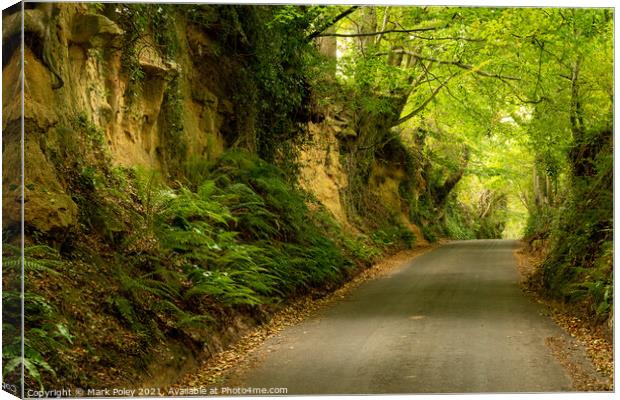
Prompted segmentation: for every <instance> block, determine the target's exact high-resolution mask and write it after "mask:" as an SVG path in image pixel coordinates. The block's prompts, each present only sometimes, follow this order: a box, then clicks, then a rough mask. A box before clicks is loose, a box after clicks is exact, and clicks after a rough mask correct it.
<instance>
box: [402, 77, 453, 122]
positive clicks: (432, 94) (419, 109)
mask: <svg viewBox="0 0 620 400" xmlns="http://www.w3.org/2000/svg"><path fill="white" fill-rule="evenodd" d="M455 76H456V74H452V75H450V76H449V77H448V79H446V80H445V81H443V82H442V83H441V85H439V86H437V87H436V88H435V90H433V93H431V95H430V96H429V97H428V99H426V100H424V102H423V103H422V104H420V105H419V106H418V107H417V108H416V109H415V110H413V111H411V112H410V113H409V114H407V115H405V116H404V117H402V118H400V119H399V120H398V121H396V123H395V124H394V126H396V125H400V124H402V123H403V122H405V121H408V120H410V119H411V118H413V117H415V116H416V115H417V114H419V113H420V111H422V110H423V109H424V108H425V107H426V106H427V105H428V103H430V102H431V101H432V100H433V99H434V98H435V96H437V93H439V91H440V90H441V89H442V88H443V87H444V86H446V85H447V84H448V82H450V79H452V78H454V77H455Z"/></svg>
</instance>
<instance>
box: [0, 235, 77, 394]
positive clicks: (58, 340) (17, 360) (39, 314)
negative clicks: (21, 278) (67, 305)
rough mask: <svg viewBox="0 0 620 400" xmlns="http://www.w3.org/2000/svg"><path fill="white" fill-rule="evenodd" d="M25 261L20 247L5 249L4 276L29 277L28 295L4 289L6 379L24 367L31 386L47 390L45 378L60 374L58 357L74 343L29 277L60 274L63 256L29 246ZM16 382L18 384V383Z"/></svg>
mask: <svg viewBox="0 0 620 400" xmlns="http://www.w3.org/2000/svg"><path fill="white" fill-rule="evenodd" d="M23 254H24V256H23V258H22V256H21V251H20V249H19V248H18V247H17V246H14V245H11V244H9V243H3V245H2V264H3V268H4V271H3V273H4V274H7V275H18V274H19V273H20V271H21V269H22V263H23V271H24V274H25V276H26V278H25V280H26V283H25V289H26V290H25V293H24V294H23V296H22V295H21V294H20V291H19V289H15V290H12V289H11V288H6V287H5V288H4V290H3V293H2V305H3V321H4V322H3V325H2V330H3V351H2V360H3V370H2V377H3V379H6V378H7V377H8V376H10V375H13V376H15V374H20V373H21V368H22V364H23V367H24V370H25V371H26V373H27V379H28V381H27V383H28V384H29V383H30V382H34V383H36V384H37V385H38V388H39V389H41V390H42V389H44V385H43V381H44V379H45V378H44V376H43V374H45V373H47V374H49V375H51V376H52V377H56V370H55V369H54V368H52V367H51V366H50V363H51V362H52V361H53V362H54V364H58V362H59V358H58V353H59V352H63V351H65V350H66V349H67V346H68V344H71V343H72V341H73V336H72V335H71V334H70V332H69V330H68V328H67V326H66V324H65V323H64V322H62V321H63V320H62V316H61V315H60V314H59V312H58V310H57V309H56V307H54V306H53V305H52V304H50V302H49V300H48V299H46V298H45V297H43V296H42V295H39V294H37V293H35V292H34V291H33V289H34V288H33V287H32V285H30V284H29V279H28V278H29V277H32V276H33V275H38V276H46V275H47V276H49V275H50V274H58V273H59V272H58V271H57V270H58V268H59V267H61V265H62V261H61V259H60V256H59V254H58V253H57V252H56V251H55V250H54V249H52V248H51V247H48V246H44V245H34V246H26V247H25V248H24V252H23ZM22 301H23V307H24V325H25V330H24V333H23V354H22V336H21V334H20V331H21V329H20V325H21V309H22V307H21V306H22ZM14 381H15V382H16V380H14Z"/></svg>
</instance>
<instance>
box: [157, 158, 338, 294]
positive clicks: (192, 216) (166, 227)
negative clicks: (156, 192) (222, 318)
mask: <svg viewBox="0 0 620 400" xmlns="http://www.w3.org/2000/svg"><path fill="white" fill-rule="evenodd" d="M200 171H201V174H203V175H204V179H205V180H204V181H203V182H202V183H201V184H200V185H199V186H198V187H197V189H196V191H195V192H194V191H191V190H189V189H187V188H181V189H180V190H179V192H178V193H177V194H176V196H175V197H174V198H172V199H171V200H170V201H169V202H168V204H167V209H166V211H164V212H163V213H161V215H160V222H159V231H158V232H159V233H158V235H159V237H160V238H161V240H162V243H163V244H164V246H165V247H167V248H169V249H171V250H172V251H174V252H175V254H177V255H178V256H179V257H181V258H182V259H183V263H184V264H185V265H186V267H185V271H186V273H187V274H188V277H189V279H190V280H191V282H192V284H193V286H192V288H190V289H189V290H188V291H187V292H186V296H189V297H193V296H203V295H208V296H210V297H211V298H214V299H216V300H217V301H219V302H222V303H223V304H247V305H257V304H263V303H266V302H269V301H271V300H270V298H271V299H278V298H279V297H281V296H288V295H291V294H294V293H297V292H298V291H300V290H307V289H309V288H311V287H317V286H322V285H325V284H328V283H330V282H332V283H333V282H337V281H339V280H340V279H341V278H342V272H343V270H344V269H345V268H347V266H348V263H347V262H346V260H345V258H344V257H343V255H342V254H341V251H340V250H339V249H338V247H337V246H336V244H335V243H334V242H333V241H332V240H330V239H327V238H326V237H324V236H323V235H322V234H321V232H320V230H319V229H318V228H317V227H316V226H314V225H312V224H310V225H309V224H308V220H309V219H310V211H309V210H308V207H307V206H306V203H305V197H304V196H303V195H302V193H301V192H299V191H298V190H296V189H294V188H293V187H292V186H290V184H289V183H287V181H286V180H285V179H284V175H283V173H282V171H280V170H278V169H277V168H276V167H274V166H273V165H270V164H268V163H266V162H264V161H262V160H260V159H258V158H257V157H255V156H252V155H250V154H248V153H245V152H229V153H227V154H225V155H224V156H223V157H222V158H221V159H220V160H218V162H217V163H214V164H213V165H212V166H211V167H210V169H208V170H207V169H204V168H202V167H200ZM196 175H200V174H196ZM194 179H198V177H197V176H196V177H195V178H194Z"/></svg>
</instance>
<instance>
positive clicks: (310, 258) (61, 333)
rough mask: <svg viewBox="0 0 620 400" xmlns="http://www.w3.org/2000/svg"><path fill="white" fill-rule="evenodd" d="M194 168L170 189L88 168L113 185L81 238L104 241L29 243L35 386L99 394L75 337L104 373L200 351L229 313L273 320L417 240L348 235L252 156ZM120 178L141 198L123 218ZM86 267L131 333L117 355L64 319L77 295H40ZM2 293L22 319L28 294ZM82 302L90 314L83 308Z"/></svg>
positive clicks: (138, 175) (391, 233) (153, 178)
mask: <svg viewBox="0 0 620 400" xmlns="http://www.w3.org/2000/svg"><path fill="white" fill-rule="evenodd" d="M186 169H187V171H188V172H189V173H188V177H189V178H188V179H187V180H186V182H185V183H183V184H181V183H178V182H177V183H175V184H173V185H172V186H171V185H170V184H168V183H166V182H164V181H163V180H162V179H161V178H160V177H158V175H157V174H156V173H154V172H147V171H143V170H139V169H138V170H133V169H132V170H117V171H116V172H115V175H114V176H115V178H114V180H109V179H106V178H105V174H103V173H102V172H101V171H97V170H87V171H82V174H87V176H88V177H90V178H91V179H95V180H96V181H99V182H100V185H101V186H102V187H103V186H105V187H106V189H105V191H99V190H97V189H96V188H93V189H94V190H93V191H92V193H91V194H90V195H89V197H90V198H91V199H92V200H93V201H94V202H95V204H96V205H97V206H96V208H91V209H90V212H92V213H94V214H95V215H92V214H91V215H89V211H88V209H87V210H85V212H84V213H83V214H82V218H83V220H84V221H85V222H86V221H88V223H89V225H88V228H87V230H88V232H83V233H84V234H88V235H95V236H97V237H99V239H101V240H103V241H104V243H106V245H105V246H98V247H97V248H95V249H87V248H84V247H81V246H79V245H77V244H74V246H75V247H74V248H73V249H72V251H71V254H67V253H65V254H64V255H60V254H58V252H57V251H56V250H53V249H52V248H49V247H47V246H41V245H36V244H32V245H29V246H27V247H26V249H27V251H26V256H27V258H26V272H27V276H26V282H27V285H28V286H27V289H28V290H29V292H28V295H27V297H26V299H25V301H26V336H27V337H28V338H29V340H28V341H27V343H26V358H25V366H26V367H27V376H28V378H27V379H28V381H29V382H31V383H32V384H36V385H39V386H40V385H43V384H48V383H51V382H57V379H61V378H60V376H62V377H63V378H62V379H64V380H65V382H72V383H73V384H76V385H84V384H88V385H90V386H92V385H95V386H97V383H96V382H97V380H96V379H95V380H93V379H92V378H88V377H86V376H84V373H85V371H84V366H83V365H82V363H81V362H80V361H79V360H78V359H76V358H74V356H73V355H72V354H71V352H67V344H72V343H73V341H74V340H75V344H76V346H73V347H74V348H75V347H78V348H79V347H82V346H83V347H84V348H85V349H87V350H86V353H87V355H88V357H93V358H94V359H95V360H99V361H102V359H103V358H105V359H106V360H107V362H105V363H103V365H106V364H113V363H114V361H115V360H116V359H118V358H122V357H123V355H121V354H119V352H121V351H126V352H128V353H129V354H132V355H134V356H135V357H136V358H137V359H142V362H141V365H142V366H143V367H145V366H146V365H147V363H148V359H149V357H150V355H149V350H151V349H152V348H153V347H154V346H155V345H156V344H157V343H161V342H162V341H165V340H167V339H169V338H170V337H176V338H179V337H181V338H186V339H184V340H189V341H190V342H194V343H195V344H196V345H197V346H198V347H200V346H202V344H201V343H202V342H203V341H209V340H210V339H209V338H210V336H209V335H213V334H214V333H215V332H217V331H218V330H219V329H224V328H225V326H223V324H225V323H226V322H225V321H227V320H228V319H229V318H231V316H234V315H236V314H243V315H249V316H253V317H254V318H258V319H261V318H264V317H265V316H264V315H265V312H267V313H268V312H269V311H268V310H269V309H270V308H271V307H277V305H278V304H280V303H282V302H284V301H286V300H287V299H290V298H293V297H296V296H299V295H303V294H308V293H317V294H320V293H326V291H329V290H332V289H334V288H336V287H338V286H339V285H340V284H342V283H343V282H344V281H345V280H346V279H347V278H350V277H351V276H352V275H354V274H356V273H358V272H359V271H360V270H361V269H362V268H364V267H368V266H369V265H371V264H372V263H373V261H376V260H377V259H378V258H379V257H380V256H381V255H383V254H384V252H385V251H388V249H395V248H408V247H411V246H413V244H414V242H415V237H414V236H413V235H412V234H411V233H410V232H409V231H408V230H405V229H404V228H402V227H400V226H399V225H398V224H391V223H389V221H386V225H385V227H384V228H383V229H379V230H376V231H374V232H370V233H369V234H368V235H364V234H351V233H349V232H347V231H346V230H344V229H343V228H342V227H341V226H340V225H339V224H338V223H337V222H336V221H335V220H334V219H333V217H332V216H331V214H329V213H328V212H327V211H326V210H325V209H324V208H323V207H322V206H320V205H319V203H318V202H316V201H315V200H313V199H312V198H311V197H310V196H309V195H308V194H306V193H304V192H302V191H301V190H299V189H296V188H295V187H293V186H292V185H291V184H290V183H289V182H288V181H287V180H286V179H285V176H284V174H283V172H282V171H281V170H279V169H278V168H277V167H275V166H273V165H271V164H268V163H266V162H265V161H263V160H261V159H259V158H258V157H256V156H253V155H251V154H249V153H247V152H245V151H231V152H229V153H226V154H225V155H224V156H222V157H221V158H220V159H218V160H217V161H215V162H210V163H207V162H204V163H194V164H192V165H187V166H186ZM114 182H115V183H116V185H119V187H118V188H117V189H116V191H115V196H118V197H125V198H129V197H135V198H136V200H137V202H136V203H135V206H133V207H129V208H126V209H123V210H122V211H120V210H119V209H118V208H119V207H124V206H127V205H129V204H131V203H130V202H126V203H123V202H122V201H121V202H116V201H111V200H110V198H106V193H107V192H108V191H109V190H111V188H110V186H109V185H110V184H111V183H114ZM104 183H105V185H104ZM121 189H122V190H124V191H125V192H124V193H126V194H125V195H121V192H120V190H121ZM123 204H124V205H123ZM118 212H122V213H123V214H124V215H127V216H131V217H130V219H129V221H128V222H126V225H125V226H123V227H117V226H114V227H110V226H109V222H106V221H105V220H104V219H101V218H95V217H96V216H97V215H99V214H104V215H106V214H108V213H118ZM43 250H45V251H43ZM3 254H4V259H5V261H4V262H5V265H10V266H12V267H15V268H17V267H18V266H19V258H18V257H17V254H18V252H16V248H15V247H13V246H11V245H8V244H5V248H4V253H3ZM76 254H79V256H77V257H76ZM82 263H90V264H92V265H93V267H94V270H96V271H97V272H95V273H94V275H93V276H90V277H89V279H88V280H89V282H96V283H95V287H93V288H92V289H93V290H94V291H97V286H99V285H100V286H99V289H100V293H106V294H105V295H104V297H103V308H102V309H101V311H102V315H101V316H99V317H101V318H102V319H103V321H106V322H107V323H108V324H109V323H110V320H114V324H113V325H112V326H113V327H114V329H113V330H112V333H114V330H116V333H115V334H117V335H125V341H126V343H125V344H123V345H121V344H120V343H117V341H118V340H120V338H117V339H116V340H115V339H113V338H111V340H112V341H113V342H114V346H116V348H114V346H113V348H112V349H110V348H107V349H106V348H97V345H96V341H95V340H94V338H93V337H91V336H90V335H91V334H92V332H88V331H86V330H83V329H82V327H81V324H80V323H79V322H78V321H76V320H74V319H73V318H75V315H74V316H73V318H72V317H69V318H70V319H71V321H70V322H63V321H65V319H66V318H67V317H66V316H64V317H62V318H61V315H62V313H59V312H58V308H59V307H70V306H69V305H68V304H67V303H66V301H67V299H71V292H72V291H73V290H76V289H77V288H72V287H70V285H63V286H56V287H57V288H58V289H59V291H60V292H56V293H51V292H50V291H48V290H47V289H45V290H42V286H41V285H43V281H46V282H45V285H46V286H50V285H52V286H53V285H54V283H56V281H55V279H60V278H61V276H59V275H60V274H62V273H63V271H64V273H68V274H72V272H73V271H75V270H76V269H77V268H80V264H82ZM104 264H107V265H105V266H104ZM100 274H110V275H108V276H107V278H103V277H101V276H100ZM106 282H107V283H108V284H110V285H111V287H105V285H106ZM4 293H5V294H4V296H5V298H4V300H5V302H7V305H9V306H8V307H5V316H9V317H10V315H9V314H11V313H12V314H15V315H13V317H15V318H17V316H18V314H17V313H18V311H19V307H18V303H19V301H18V294H17V293H18V290H5V292H4ZM46 296H49V298H47V297H46ZM63 302H64V304H63ZM71 302H72V301H71ZM11 304H14V306H10V305H11ZM72 306H75V307H77V308H78V309H80V310H81V308H82V307H83V306H84V304H73V305H72ZM265 307H267V308H265ZM7 313H8V314H7ZM12 314H11V315H12ZM84 322H86V321H84ZM67 327H71V329H69V328H67ZM123 331H126V333H125V334H122V333H121V332H123ZM17 339H19V338H18V337H13V340H14V341H15V340H17ZM17 344H18V341H15V343H13V342H11V343H8V344H5V346H7V349H8V350H7V351H5V353H4V362H5V366H6V367H5V369H4V372H5V374H10V373H12V371H13V369H14V368H15V367H16V365H17V364H16V361H15V360H16V359H18V358H16V357H18V354H19V349H18V348H17V347H15V346H17ZM14 347H15V348H14ZM114 353H117V354H114ZM45 360H47V361H45ZM13 372H14V371H13Z"/></svg>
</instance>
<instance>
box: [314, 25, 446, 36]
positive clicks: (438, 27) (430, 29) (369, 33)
mask: <svg viewBox="0 0 620 400" xmlns="http://www.w3.org/2000/svg"><path fill="white" fill-rule="evenodd" d="M445 27H446V26H435V27H429V28H416V29H388V30H386V31H380V32H367V33H321V34H318V35H316V37H325V36H336V37H360V36H377V35H384V34H386V33H412V32H427V31H434V30H437V29H442V28H445Z"/></svg>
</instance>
